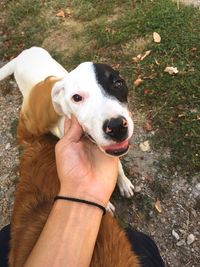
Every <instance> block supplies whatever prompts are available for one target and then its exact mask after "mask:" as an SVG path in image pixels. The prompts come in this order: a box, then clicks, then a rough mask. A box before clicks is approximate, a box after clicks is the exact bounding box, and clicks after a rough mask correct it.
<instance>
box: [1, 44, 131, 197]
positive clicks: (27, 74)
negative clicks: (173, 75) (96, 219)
mask: <svg viewBox="0 0 200 267" xmlns="http://www.w3.org/2000/svg"><path fill="white" fill-rule="evenodd" d="M12 73H13V74H14V77H15V80H16V82H17V84H18V87H19V89H20V91H21V93H22V95H23V97H24V100H23V104H24V103H25V101H26V99H27V98H28V96H29V94H30V91H31V89H32V88H33V86H35V85H36V84H37V83H39V82H41V81H43V80H44V79H45V78H47V77H48V76H55V77H57V78H59V79H60V81H58V82H56V83H55V85H54V87H53V89H52V103H53V106H54V108H55V111H56V112H57V113H58V114H59V115H60V116H61V117H60V120H59V121H58V123H57V125H56V126H55V127H54V128H53V129H51V132H52V133H53V134H54V135H56V136H57V137H59V138H61V137H62V136H63V135H64V116H69V117H70V116H71V114H74V115H75V117H76V118H77V119H78V121H79V123H80V124H81V126H82V127H83V129H84V131H86V132H87V133H88V134H89V135H91V136H92V137H93V139H94V140H95V142H96V143H97V145H98V146H99V147H100V148H101V147H102V146H109V145H112V144H114V143H115V142H114V141H112V140H109V139H106V138H105V137H104V133H103V129H102V126H103V122H104V121H105V120H107V119H111V118H113V117H118V116H124V117H125V118H126V120H127V122H128V139H129V138H130V137H131V136H132V133H133V122H132V119H131V118H130V114H129V111H128V108H127V106H126V105H125V104H122V103H120V102H119V101H118V100H117V99H115V98H114V97H109V96H108V95H106V94H105V92H103V89H102V88H101V86H100V84H98V82H97V80H96V77H95V72H94V66H93V63H92V62H85V63H82V64H80V65H79V66H78V67H77V68H75V69H74V70H72V71H71V72H69V73H68V72H67V71H66V70H65V69H64V68H63V67H62V66H61V65H60V64H59V63H57V62H56V61H55V60H54V59H53V58H52V57H51V56H50V54H49V53H48V52H47V51H46V50H44V49H43V48H39V47H32V48H30V49H27V50H24V51H23V52H22V53H21V54H19V56H17V57H16V58H15V59H13V60H11V61H10V62H9V63H8V64H6V65H5V66H4V67H2V68H1V69H0V80H2V79H4V78H6V77H7V76H9V75H11V74H12ZM74 94H79V95H81V96H83V101H81V102H74V101H73V99H72V96H73V95H74ZM23 104H22V109H23ZM119 170H120V173H119V177H121V178H119V179H118V181H119V184H120V192H121V193H122V195H125V196H127V197H130V196H131V195H132V194H133V185H132V184H131V183H130V181H129V180H128V181H129V183H128V182H127V179H128V178H126V179H125V178H124V177H125V175H124V172H123V169H122V167H120V166H119Z"/></svg>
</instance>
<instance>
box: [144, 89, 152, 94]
mask: <svg viewBox="0 0 200 267" xmlns="http://www.w3.org/2000/svg"><path fill="white" fill-rule="evenodd" d="M151 93H152V90H149V89H145V90H144V94H145V95H149V94H151Z"/></svg>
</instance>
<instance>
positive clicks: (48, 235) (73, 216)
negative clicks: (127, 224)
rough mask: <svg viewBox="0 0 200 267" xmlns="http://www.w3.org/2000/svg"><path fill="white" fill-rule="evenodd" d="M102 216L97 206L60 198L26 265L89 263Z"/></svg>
mask: <svg viewBox="0 0 200 267" xmlns="http://www.w3.org/2000/svg"><path fill="white" fill-rule="evenodd" d="M101 218H102V211H101V210H100V209H99V208H97V207H93V206H90V205H87V204H83V203H75V202H71V201H64V200H57V201H56V202H55V203H54V206H53V208H52V211H51V213H50V215H49V217H48V219H47V222H46V225H45V227H44V229H43V231H42V233H41V235H40V237H39V239H38V241H37V243H36V245H35V247H34V248H33V250H32V252H31V254H30V256H29V258H28V260H27V262H26V264H25V267H35V266H37V267H38V266H45V267H48V266H55V267H56V266H59V267H62V266H69V267H70V266H72V267H79V266H80V267H86V266H89V264H90V261H91V257H92V253H93V250H94V245H95V242H96V238H97V234H98V231H99V226H100V223H101Z"/></svg>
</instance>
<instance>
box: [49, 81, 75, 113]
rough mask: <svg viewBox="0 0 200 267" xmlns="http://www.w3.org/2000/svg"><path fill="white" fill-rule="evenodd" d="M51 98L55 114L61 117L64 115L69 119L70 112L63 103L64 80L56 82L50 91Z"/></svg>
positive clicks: (64, 102)
mask: <svg viewBox="0 0 200 267" xmlns="http://www.w3.org/2000/svg"><path fill="white" fill-rule="evenodd" d="M51 98H52V103H53V107H54V109H55V111H56V113H58V114H59V115H61V116H64V115H65V116H68V117H69V116H70V114H71V112H70V110H69V107H68V105H67V104H66V101H65V98H66V96H65V81H64V80H61V81H58V82H56V83H55V84H54V86H53V88H52V91H51Z"/></svg>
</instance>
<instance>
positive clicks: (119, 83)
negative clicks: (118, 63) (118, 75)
mask: <svg viewBox="0 0 200 267" xmlns="http://www.w3.org/2000/svg"><path fill="white" fill-rule="evenodd" d="M114 85H115V86H116V87H119V86H122V81H121V80H117V81H115V82H114Z"/></svg>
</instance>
